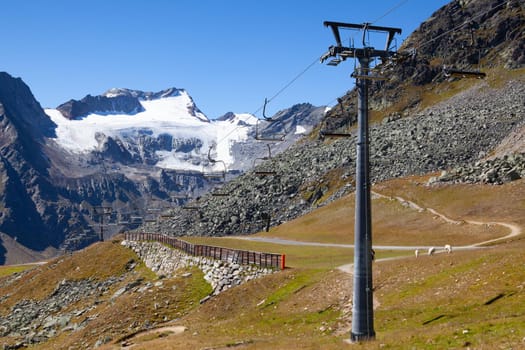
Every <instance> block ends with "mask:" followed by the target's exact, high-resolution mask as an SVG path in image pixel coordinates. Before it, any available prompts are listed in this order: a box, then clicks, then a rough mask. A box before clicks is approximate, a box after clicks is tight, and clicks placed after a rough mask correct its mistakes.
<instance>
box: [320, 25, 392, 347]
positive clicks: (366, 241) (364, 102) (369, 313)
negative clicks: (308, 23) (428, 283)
mask: <svg viewBox="0 0 525 350" xmlns="http://www.w3.org/2000/svg"><path fill="white" fill-rule="evenodd" d="M324 25H325V26H327V27H330V28H331V29H332V32H333V34H334V37H335V40H336V45H335V46H330V47H329V49H328V52H326V53H325V54H324V55H323V56H321V62H324V61H325V60H327V59H328V58H330V57H333V59H332V60H331V61H329V62H328V65H331V66H336V65H338V64H339V63H340V62H342V61H345V60H346V59H347V58H354V59H357V60H358V61H359V68H358V70H357V72H354V73H353V74H352V76H353V77H354V78H356V87H357V95H358V103H357V107H358V113H357V129H358V130H357V147H356V148H357V161H356V191H355V193H356V194H355V229H354V237H355V238H354V240H355V247H354V285H353V306H352V330H351V333H350V340H351V341H352V342H357V341H363V340H373V339H375V331H374V313H373V294H372V290H373V288H372V260H373V250H372V210H371V203H370V187H371V185H370V163H369V146H370V139H369V133H368V81H369V80H371V79H377V77H373V76H372V75H370V74H369V73H370V71H371V69H370V63H371V61H372V60H373V59H375V58H377V57H379V58H381V59H382V60H383V61H384V60H386V59H388V58H390V57H392V56H394V55H395V52H394V51H391V50H390V49H389V48H390V46H391V44H392V40H393V39H394V35H395V34H400V33H401V29H399V28H389V27H378V26H372V25H369V24H368V23H365V24H351V23H340V22H324ZM340 28H348V29H356V30H361V31H363V47H362V48H355V47H344V46H343V45H342V43H341V36H340V33H339V29H340ZM367 31H375V32H382V33H387V34H388V36H387V41H386V46H385V49H384V50H377V49H375V48H373V47H370V46H367V45H366V43H365V36H366V34H367Z"/></svg>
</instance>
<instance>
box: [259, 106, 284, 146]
mask: <svg viewBox="0 0 525 350" xmlns="http://www.w3.org/2000/svg"><path fill="white" fill-rule="evenodd" d="M267 104H268V99H266V98H265V99H264V105H263V120H261V119H259V118H257V121H256V122H255V139H256V140H258V141H267V142H280V141H284V139H285V138H286V130H284V133H275V134H270V133H265V132H264V129H266V128H267V127H268V126H269V125H271V123H281V124H282V122H281V121H280V120H277V119H273V118H272V117H268V116H266V105H267ZM262 122H265V123H267V125H266V128H265V127H263V125H261V123H262ZM283 129H284V124H283Z"/></svg>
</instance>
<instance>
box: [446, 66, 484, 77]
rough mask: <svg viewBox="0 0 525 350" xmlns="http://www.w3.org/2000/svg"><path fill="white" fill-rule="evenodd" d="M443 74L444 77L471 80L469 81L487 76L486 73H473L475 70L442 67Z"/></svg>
mask: <svg viewBox="0 0 525 350" xmlns="http://www.w3.org/2000/svg"><path fill="white" fill-rule="evenodd" d="M443 74H444V75H445V76H446V77H453V78H471V79H483V78H485V77H486V76H487V74H486V73H484V72H480V71H475V70H461V69H455V68H447V67H443Z"/></svg>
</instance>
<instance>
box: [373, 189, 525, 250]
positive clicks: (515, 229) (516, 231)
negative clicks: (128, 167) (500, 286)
mask: <svg viewBox="0 0 525 350" xmlns="http://www.w3.org/2000/svg"><path fill="white" fill-rule="evenodd" d="M372 194H373V195H374V196H376V197H379V198H385V199H388V200H397V201H399V202H400V203H401V204H404V205H406V206H408V207H410V208H412V209H414V210H417V211H419V212H423V211H425V210H426V211H428V212H430V213H432V214H433V215H435V216H437V217H439V218H440V219H442V220H443V221H445V222H447V223H449V224H455V225H461V224H469V225H499V226H504V227H506V228H508V229H509V230H510V232H509V234H508V235H506V236H503V237H499V238H494V239H489V240H486V241H482V242H478V243H474V244H471V245H468V246H462V247H458V248H474V247H482V246H484V245H487V244H490V243H494V242H498V241H501V240H507V239H509V238H512V237H516V236H518V235H520V234H521V233H522V229H521V227H520V226H518V225H515V224H511V223H507V222H495V221H473V220H454V219H452V218H450V217H448V216H446V215H445V214H442V213H439V212H438V211H436V210H435V209H433V208H423V207H421V206H419V205H418V204H416V203H414V202H411V201H409V200H407V199H405V198H402V197H399V196H396V197H390V196H386V195H383V194H380V193H377V192H372Z"/></svg>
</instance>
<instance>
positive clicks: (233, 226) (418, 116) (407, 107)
mask: <svg viewBox="0 0 525 350" xmlns="http://www.w3.org/2000/svg"><path fill="white" fill-rule="evenodd" d="M509 21H510V22H509ZM465 23H467V24H468V23H472V28H475V30H477V31H478V32H479V33H478V36H479V37H480V38H482V39H480V40H481V41H480V42H479V45H481V46H483V51H482V55H481V56H480V58H481V60H488V59H489V58H490V62H491V65H490V67H487V70H486V71H487V75H488V76H487V78H486V79H485V80H478V79H475V80H468V79H462V78H454V77H450V76H447V75H446V74H445V73H444V70H443V68H444V67H443V65H444V64H445V63H444V62H443V60H439V57H443V56H444V55H446V56H447V57H449V58H450V60H451V62H454V65H455V66H456V67H457V68H458V69H464V70H476V69H479V67H480V65H479V62H475V63H472V62H468V61H465V60H462V59H460V57H462V55H464V54H465V45H464V41H465V40H466V39H467V38H470V37H471V34H472V30H473V29H472V28H471V27H468V28H467V27H466V25H464V24H465ZM508 23H513V24H515V26H512V27H510V26H509V25H508ZM451 28H452V29H453V30H451ZM517 28H522V29H524V28H525V10H524V9H523V5H522V4H520V3H519V2H516V1H491V0H486V1H453V2H451V3H450V4H448V5H446V6H444V7H443V8H441V9H439V10H438V11H436V12H435V13H434V14H433V16H432V17H431V18H430V19H429V20H427V21H425V22H424V23H423V24H422V25H421V26H420V28H418V29H417V30H416V31H415V32H414V33H413V34H412V35H411V36H410V37H409V38H408V39H407V40H406V41H405V43H404V44H403V46H402V47H401V48H400V51H399V52H400V55H399V57H398V58H397V59H396V61H395V62H394V63H393V64H387V63H384V64H383V65H380V66H378V67H377V70H384V71H385V75H386V76H387V77H388V78H389V79H388V80H387V81H386V82H374V83H372V84H371V86H370V108H371V109H372V111H371V113H370V114H371V123H372V125H371V131H370V137H371V146H370V147H371V157H370V159H371V160H370V161H371V174H372V181H373V182H377V181H383V180H387V179H391V178H396V177H402V176H409V175H414V174H425V173H432V172H440V171H445V170H449V169H455V168H460V169H462V168H468V167H470V166H472V165H473V164H478V163H479V162H482V161H483V160H484V159H485V158H488V157H490V156H493V154H492V153H493V151H494V150H495V149H497V147H501V145H500V143H502V142H505V140H506V138H507V137H508V136H509V135H512V134H516V133H520V132H521V133H523V127H522V125H523V123H524V120H525V97H524V96H525V84H524V82H525V81H524V71H523V68H522V67H523V66H524V65H525V62H524V61H523V60H522V59H521V58H520V57H522V54H523V49H524V46H523V44H524V40H525V38H524V37H523V33H524V31H523V30H521V31H520V30H518V29H517ZM502 33H503V34H502ZM505 33H506V34H505ZM430 43H432V45H430ZM416 47H417V50H413V49H414V48H416ZM445 49H446V50H448V51H449V52H450V53H448V54H445V52H444V51H443V50H445ZM407 52H411V54H406V53H407ZM505 52H507V53H508V54H504V53H505ZM412 53H413V54H412ZM401 57H402V58H403V59H401ZM511 63H512V64H511ZM387 68H388V69H387ZM327 69H329V67H327ZM387 71H388V72H387ZM339 102H340V103H339V105H338V106H336V107H335V108H333V109H332V110H331V111H329V112H328V113H327V117H326V120H327V121H330V122H332V124H337V125H338V127H340V128H346V129H347V130H349V131H347V132H349V133H350V134H351V135H352V136H351V137H347V138H342V139H334V140H330V139H324V140H322V139H321V137H320V136H316V134H315V133H314V134H313V135H312V137H311V138H310V139H309V140H307V141H304V142H301V143H300V144H298V145H296V146H294V147H291V148H290V149H289V150H287V151H286V152H283V153H281V154H279V155H277V156H275V157H273V158H272V159H270V160H268V161H267V162H266V163H263V164H261V165H260V166H259V168H258V169H259V170H258V169H257V168H256V169H255V170H254V171H252V172H249V173H247V174H245V175H243V176H241V177H239V178H238V179H236V180H234V181H232V182H230V183H228V184H227V185H226V186H224V187H223V188H222V189H221V191H220V192H221V193H222V194H228V195H227V196H224V195H223V196H213V195H207V196H201V197H200V198H198V201H197V200H196V201H195V202H194V203H193V204H192V205H191V210H184V209H181V208H176V209H174V210H172V211H170V212H169V213H168V215H166V216H165V217H164V220H162V221H158V222H156V223H149V224H148V225H146V226H144V227H142V228H141V229H142V230H145V231H154V232H162V233H166V234H170V235H232V234H250V233H255V232H257V231H261V230H267V229H268V228H269V227H271V226H275V225H279V224H280V223H283V222H286V221H289V220H291V219H294V218H296V217H298V216H301V215H304V214H305V213H308V212H309V211H311V210H313V209H315V208H317V207H318V206H320V205H323V204H326V203H329V202H330V201H332V200H333V199H335V198H338V197H340V196H342V195H343V194H346V193H349V192H350V191H352V190H353V184H354V172H355V142H356V137H355V125H354V123H355V121H356V118H355V115H356V113H355V110H354V108H355V106H357V101H356V93H355V90H352V91H350V92H349V93H348V94H347V95H345V96H343V97H342V98H341V99H340V101H339ZM334 122H336V123H334ZM324 125H325V126H326V125H330V123H327V122H324ZM318 130H319V129H318ZM522 149H523V148H522ZM517 153H519V149H518V151H517ZM501 156H503V154H502V155H501ZM516 159H521V158H520V156H517V157H516ZM498 164H499V163H498ZM520 164H521V165H520ZM520 164H518V165H516V166H517V167H518V168H516V169H515V171H513V172H512V176H506V178H507V180H505V181H508V180H510V179H515V178H519V177H521V176H522V175H521V174H522V170H523V169H522V167H523V165H522V163H520ZM513 167H514V166H513ZM507 170H510V169H507ZM458 171H460V170H458ZM494 171H496V170H494ZM455 172H457V171H455ZM490 172H491V173H492V172H493V170H490ZM485 178H486V177H485ZM501 178H505V176H502V177H501ZM498 181H499V180H498ZM495 183H497V181H495Z"/></svg>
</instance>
